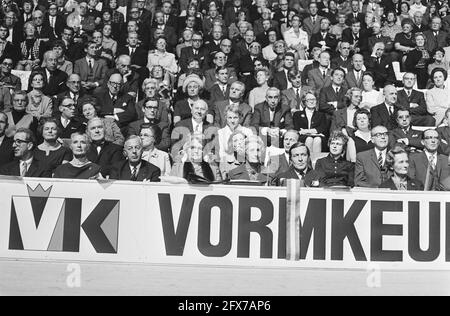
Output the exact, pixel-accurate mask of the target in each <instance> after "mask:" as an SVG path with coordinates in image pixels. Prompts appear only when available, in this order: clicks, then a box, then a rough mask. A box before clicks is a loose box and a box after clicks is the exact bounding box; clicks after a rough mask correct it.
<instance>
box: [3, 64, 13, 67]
mask: <svg viewBox="0 0 450 316" xmlns="http://www.w3.org/2000/svg"><path fill="white" fill-rule="evenodd" d="M2 65H3V66H6V67H12V65H13V64H12V63H2Z"/></svg>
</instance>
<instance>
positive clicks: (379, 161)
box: [378, 151, 383, 169]
mask: <svg viewBox="0 0 450 316" xmlns="http://www.w3.org/2000/svg"><path fill="white" fill-rule="evenodd" d="M378 165H379V166H380V169H383V153H382V152H381V151H380V154H379V155H378Z"/></svg>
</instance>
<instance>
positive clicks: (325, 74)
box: [322, 70, 327, 79]
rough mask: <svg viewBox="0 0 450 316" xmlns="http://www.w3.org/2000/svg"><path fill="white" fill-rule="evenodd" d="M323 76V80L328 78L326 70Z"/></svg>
mask: <svg viewBox="0 0 450 316" xmlns="http://www.w3.org/2000/svg"><path fill="white" fill-rule="evenodd" d="M322 75H323V79H325V77H326V76H327V72H326V71H325V70H324V71H323V73H322Z"/></svg>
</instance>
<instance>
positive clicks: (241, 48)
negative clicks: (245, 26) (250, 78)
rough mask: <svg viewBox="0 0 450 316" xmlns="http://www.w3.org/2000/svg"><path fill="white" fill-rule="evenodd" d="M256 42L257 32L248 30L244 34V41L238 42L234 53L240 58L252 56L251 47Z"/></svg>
mask: <svg viewBox="0 0 450 316" xmlns="http://www.w3.org/2000/svg"><path fill="white" fill-rule="evenodd" d="M255 41H256V36H255V32H254V31H253V30H247V31H246V32H245V34H244V40H243V41H240V42H238V43H237V44H236V45H235V46H234V51H235V52H236V55H237V56H238V57H239V58H242V57H243V56H247V55H248V54H250V46H251V45H252V44H253V43H254V42H255Z"/></svg>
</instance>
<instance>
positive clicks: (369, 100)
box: [359, 72, 384, 110]
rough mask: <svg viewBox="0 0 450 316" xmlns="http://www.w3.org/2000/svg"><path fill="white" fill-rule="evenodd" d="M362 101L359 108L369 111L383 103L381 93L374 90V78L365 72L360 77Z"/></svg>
mask: <svg viewBox="0 0 450 316" xmlns="http://www.w3.org/2000/svg"><path fill="white" fill-rule="evenodd" d="M362 85H363V86H362V88H363V90H362V95H361V97H362V100H361V104H360V106H359V107H360V108H364V109H367V110H370V109H371V108H373V107H374V106H376V105H378V104H381V103H383V101H384V96H383V92H381V91H378V90H377V89H375V77H374V75H373V74H372V73H371V72H365V73H364V74H363V76H362Z"/></svg>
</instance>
